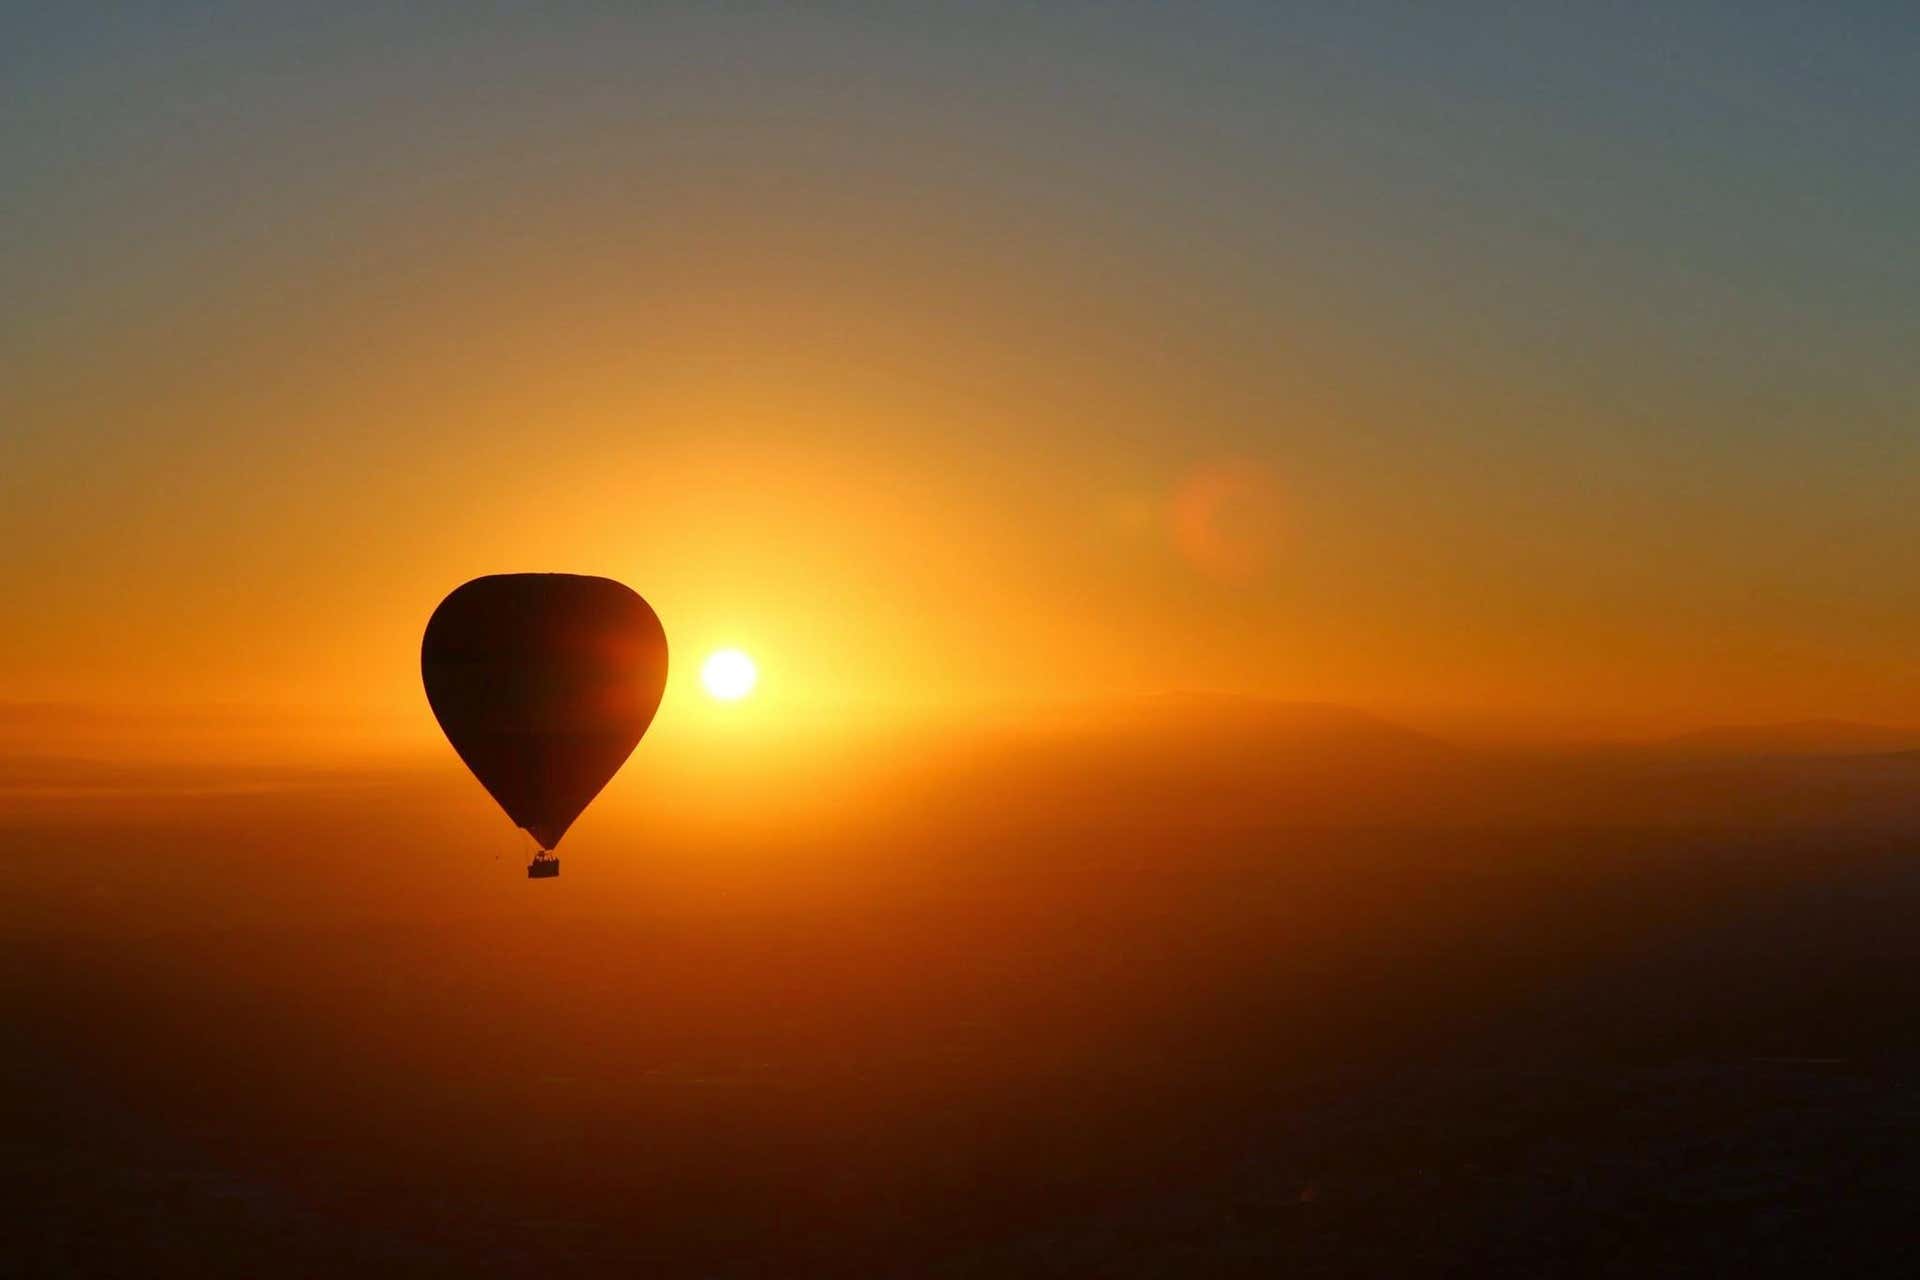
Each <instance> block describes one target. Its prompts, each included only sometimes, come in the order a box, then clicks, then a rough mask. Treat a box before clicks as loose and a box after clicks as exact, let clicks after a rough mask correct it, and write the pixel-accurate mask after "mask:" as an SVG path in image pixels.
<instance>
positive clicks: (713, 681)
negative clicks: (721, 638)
mask: <svg viewBox="0 0 1920 1280" xmlns="http://www.w3.org/2000/svg"><path fill="white" fill-rule="evenodd" d="M759 678H760V673H759V671H757V670H756V669H755V668H754V665H753V659H752V658H749V657H748V656H747V655H746V654H744V653H742V652H740V651H739V650H738V649H722V650H720V651H719V652H717V653H715V654H714V655H713V656H712V657H710V658H708V659H707V661H706V665H704V666H702V667H701V668H700V683H701V684H704V685H706V686H707V692H708V693H710V694H712V695H713V696H714V697H716V698H719V699H720V700H721V701H723V702H732V701H733V700H734V699H736V698H744V697H746V696H747V695H748V694H749V693H752V692H753V685H754V681H756V680H758V679H759Z"/></svg>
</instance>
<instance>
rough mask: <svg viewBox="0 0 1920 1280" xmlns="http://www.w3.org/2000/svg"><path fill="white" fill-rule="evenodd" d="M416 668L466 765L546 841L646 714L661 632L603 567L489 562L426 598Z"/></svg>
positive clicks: (647, 610) (658, 678)
mask: <svg viewBox="0 0 1920 1280" xmlns="http://www.w3.org/2000/svg"><path fill="white" fill-rule="evenodd" d="M420 678H421V681H422V682H423V683H424V684H425V685H426V687H427V702H428V703H429V704H430V705H431V706H432V707H433V714H434V717H435V718H436V719H438V720H439V721H440V728H441V729H442V730H444V731H445V732H446V735H447V740H448V741H449V742H451V743H452V744H453V749H454V750H455V751H457V752H459V753H460V758H461V759H462V760H463V761H465V762H466V765H467V768H469V769H471V770H473V775H474V777H476V778H478V779H480V784H481V785H482V786H484V787H485V788H486V789H487V791H488V792H489V793H490V794H491V795H492V796H493V798H494V799H495V800H496V801H498V802H499V804H500V807H501V808H502V809H505V810H506V811H507V816H508V817H509V818H512V819H513V821H514V824H515V825H516V826H520V827H525V828H526V829H527V831H528V832H530V833H531V834H532V835H533V838H534V839H535V840H538V841H539V842H540V847H541V848H542V849H551V848H553V847H554V846H555V845H557V844H559V843H560V837H561V836H563V835H565V834H566V833H567V828H568V827H570V826H572V825H573V820H574V819H575V818H578V817H579V816H580V813H581V810H583V809H585V808H586V807H587V805H588V804H589V803H591V802H592V800H593V798H594V797H595V796H597V795H599V794H600V789H601V788H602V787H604V786H606V785H607V783H608V781H609V780H611V779H612V777H613V775H614V774H615V773H617V772H618V771H619V769H620V766H621V765H622V764H624V763H626V759H627V757H628V756H629V755H631V754H632V752H633V749H634V747H635V746H636V745H638V744H639V741H640V737H641V735H642V734H644V733H646V731H647V726H648V725H649V724H651V723H652V722H653V714H654V712H655V711H657V710H658V709H659V707H660V695H661V693H662V692H663V691H664V690H665V688H666V683H667V636H666V632H665V631H664V630H662V629H661V626H660V619H659V618H658V617H657V616H656V615H655V614H654V612H653V609H652V608H651V607H650V606H649V605H648V604H647V602H646V601H645V600H642V599H641V598H640V597H639V596H638V595H637V594H635V593H634V591H633V590H632V588H630V587H627V586H624V585H622V584H621V583H618V582H615V581H613V580H612V579H610V578H588V577H580V576H578V575H575V574H570V573H510V574H496V575H494V576H491V577H486V578H475V579H474V580H473V581H472V582H469V583H467V584H466V585H464V586H461V587H458V588H456V589H455V590H454V591H453V593H452V594H451V595H449V596H448V597H447V598H446V599H445V600H442V601H441V602H440V607H439V608H437V609H435V610H434V611H433V617H432V618H430V619H428V621H427V634H426V636H425V638H424V639H422V641H421V642H420Z"/></svg>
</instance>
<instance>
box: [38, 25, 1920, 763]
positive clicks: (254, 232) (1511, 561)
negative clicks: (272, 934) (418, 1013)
mask: <svg viewBox="0 0 1920 1280" xmlns="http://www.w3.org/2000/svg"><path fill="white" fill-rule="evenodd" d="M405 8H406V10H407V11H406V12H403V13H392V12H378V11H369V12H359V11H357V10H356V7H355V6H351V5H344V4H340V5H324V6H306V7H305V8H304V9H302V10H295V9H292V8H282V7H280V6H273V5H259V4H254V5H246V6H234V7H232V8H231V9H226V8H223V7H218V6H193V7H178V8H175V7H172V6H166V5H158V4H143V5H138V6H132V5H130V6H124V7H100V8H97V9H95V10H94V11H93V12H91V13H88V12H84V11H82V7H81V6H66V5H49V6H40V7H36V8H32V9H25V8H18V7H7V8H5V9H4V10H0V12H3V13H4V15H5V16H4V18H3V19H0V22H3V23H4V26H0V171H4V173H5V174H6V178H7V181H6V197H5V199H4V200H3V201H0V296H4V298H5V299H6V306H5V309H4V313H0V591H4V595H5V599H6V601H7V605H8V607H7V622H6V625H5V627H4V628H0V700H4V701H9V702H13V703H39V702H50V703H72V704H85V705H87V706H90V707H96V708H98V707H105V708H121V709H129V710H132V709H138V710H141V711H143V712H144V711H156V710H158V711H166V710H169V709H171V710H174V711H178V710H181V709H189V708H193V709H204V708H209V707H213V708H220V709H224V710H226V711H231V712H232V713H233V714H235V715H241V714H258V715H267V716H290V717H292V721H290V723H291V722H293V721H301V720H302V718H303V717H306V718H311V717H323V718H325V717H331V718H332V720H333V721H334V722H336V723H339V724H345V725H346V726H348V729H347V731H346V736H347V737H349V738H352V737H356V736H359V737H365V736H368V735H377V734H378V735H399V736H400V737H402V738H407V739H408V740H411V739H412V738H416V737H418V738H424V737H425V736H427V735H430V734H432V732H433V727H432V724H431V721H430V720H429V719H427V717H426V712H425V707H424V702H423V700H422V698H421V696H420V693H419V689H418V668H417V654H418V638H419V631H420V628H421V627H422V625H423V624H424V622H425V619H426V617H427V615H428V614H429V613H430V612H431V610H432V608H433V606H434V604H435V603H437V602H438V600H439V599H440V597H441V596H442V595H444V594H445V592H446V591H447V590H449V589H450V588H452V587H453V586H455V585H457V584H458V583H459V582H461V581H463V580H465V579H466V578H469V577H472V576H475V575H478V574H481V573H488V572H500V571H520V570H540V569H553V570H567V571H575V572H589V573H605V574H609V575H611V576H615V577H618V578H621V579H622V580H624V581H627V582H629V583H631V584H632V585H633V586H635V587H636V588H637V589H638V590H640V591H641V592H642V593H643V594H644V595H646V596H647V597H648V598H649V599H650V600H651V601H652V602H653V604H654V605H655V606H656V608H657V609H658V611H659V612H660V614H661V616H662V618H663V620H664V621H665V623H666V626H667V628H668V632H669V635H670V637H671V639H672V641H673V644H674V649H675V655H676V660H677V661H676V672H675V677H674V685H673V688H672V691H671V692H670V694H669V701H668V704H667V709H666V711H663V713H662V714H663V723H664V722H665V721H667V720H669V719H671V717H672V716H673V715H675V714H679V715H682V716H683V717H693V718H697V716H715V715H720V714H734V715H740V716H749V715H751V716H759V717H762V718H764V719H767V720H769V721H771V720H773V719H776V718H782V717H785V718H787V719H788V720H790V721H792V722H799V721H802V720H805V719H806V718H807V717H808V716H809V715H813V716H815V717H817V718H820V719H823V720H824V721H827V722H844V721H845V720H846V719H847V718H848V717H849V716H856V717H865V718H875V719H877V718H883V717H891V716H895V715H899V714H903V713H914V714H920V713H928V714H943V713H945V712H947V711H950V710H952V709H954V708H974V707H983V706H995V705H1004V704H1014V705H1023V704H1033V703H1041V702H1048V701H1072V700H1075V699H1092V698H1106V697H1114V696H1127V695H1133V694H1140V693H1151V692H1157V691H1162V690H1168V689H1210V690H1219V691H1226V692H1236V693H1247V694H1258V695H1263V696H1273V697H1282V698H1305V699H1315V700H1331V701H1341V702H1351V703H1356V704H1360V705H1366V706H1372V707H1376V708H1382V709H1387V708H1401V709H1408V710H1411V711H1416V712H1417V711H1418V710H1420V709H1427V710H1429V711H1437V710H1451V711H1462V710H1465V711H1480V712H1485V713H1487V714H1490V715H1580V716H1593V717H1600V718H1603V719H1604V718H1609V717H1611V718H1614V719H1617V720H1620V721H1623V722H1624V721H1633V720H1655V719H1659V718H1662V717H1676V718H1680V719H1687V718H1692V719H1696V720H1709V719H1724V718H1735V719H1769V718H1787V717H1798V716H1813V715H1832V716H1847V717H1860V718H1871V719H1879V720H1901V719H1904V720H1907V721H1920V659H1917V658H1916V654H1920V570H1916V568H1915V565H1916V558H1917V557H1920V502H1916V501H1915V497H1914V493H1915V489H1914V484H1915V478H1916V467H1917V466H1920V412H1917V410H1920V362H1916V360H1915V358H1914V352H1915V350H1916V338H1917V337H1920V320H1916V317H1920V307H1916V300H1920V166H1917V165H1915V163H1914V145H1913V142H1914V139H1915V138H1916V137H1920V79H1917V78H1916V77H1915V75H1914V74H1913V70H1914V68H1915V66H1920V26H1916V24H1915V23H1913V21H1912V15H1911V11H1910V10H1909V9H1907V7H1906V6H1901V5H1884V6H1878V5H1875V6H1869V5H1826V6H1812V5H1805V6H1788V5H1776V4H1758V3H1747V4H1740V5H1724V6H1701V5H1659V6H1619V7H1618V8H1619V9H1620V10H1621V12H1617V13H1601V12H1599V10H1600V8H1601V6H1593V5H1587V6H1571V5H1569V6H1561V5H1538V4H1527V5H1519V4H1515V5H1447V6H1435V5H1417V4H1403V5H1385V4H1379V5H1361V4H1352V3H1342V4H1337V5H1324V6H1322V5H1308V4H1287V5H1252V4H1246V5H1228V4H1214V5H1192V6H1189V5H1182V6H1164V7H1161V6H1147V5H1100V6H1093V5H1071V4H1059V5H1048V6H1044V7H1043V6H1007V7H999V6H971V5H970V6H926V7H917V6H916V7H907V6H889V7H884V8H883V7H881V6H866V5H844V6H825V5H823V6H807V7H806V8H805V10H804V11H802V10H801V9H799V8H797V7H796V8H787V7H782V6H771V5H754V4H729V5H724V6H721V5H708V6H698V7H689V8H685V9H679V8H674V7H671V6H651V7H649V8H648V11H647V13H646V14H645V15H636V14H634V13H632V12H627V11H626V10H627V8H628V7H627V6H612V5H608V6H589V5H552V6H543V7H540V8H538V9H536V8H533V7H531V6H529V7H526V8H516V7H508V6H502V7H501V8H500V9H499V11H497V12H493V13H490V14H488V15H485V16H476V13H475V12H473V10H475V9H477V8H478V7H477V6H424V5H423V6H407V7H405ZM1610 8H1611V7H1610ZM1443 9H1444V10H1445V11H1446V12H1444V13H1443V12H1441V10H1443ZM721 644H735V645H738V646H740V647H742V648H745V649H746V650H748V651H749V652H751V653H753V654H754V655H755V657H756V658H757V659H758V660H759V662H760V665H761V669H762V672H763V680H762V687H761V691H760V693H758V694H756V696H755V698H754V699H753V700H751V708H749V707H748V704H742V707H741V708H738V709H734V710H733V711H731V712H724V713H723V712H721V711H720V710H718V709H716V708H713V707H712V706H711V705H710V704H708V703H706V701H705V700H704V699H703V698H701V697H700V696H699V695H698V694H697V690H696V688H695V686H694V684H693V678H694V674H695V671H696V669H697V666H698V659H699V658H700V657H701V656H703V655H704V654H705V653H706V652H707V651H709V650H711V649H712V648H714V647H716V646H718V645H721ZM676 708H678V709H679V710H678V712H676ZM696 710H697V716H696Z"/></svg>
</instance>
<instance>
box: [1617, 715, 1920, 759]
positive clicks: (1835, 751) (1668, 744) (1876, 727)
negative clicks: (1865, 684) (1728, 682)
mask: <svg viewBox="0 0 1920 1280" xmlns="http://www.w3.org/2000/svg"><path fill="white" fill-rule="evenodd" d="M1651 745H1653V746H1655V747H1659V748H1664V749H1667V750H1671V751H1681V752H1688V753H1695V754H1701V755H1773V756H1818V755H1887V754H1890V753H1894V752H1913V753H1915V754H1920V729H1915V728H1900V727H1897V726H1893V725H1880V724H1860V723H1857V722H1854V721H1848V720H1795V721H1790V722H1787V723H1782V724H1752V725H1722V726H1719V727H1716V728H1711V729H1700V730H1697V731H1695V732H1693V733H1683V734H1680V735H1678V736H1676V737H1671V738H1663V739H1660V740H1659V741H1657V742H1655V743H1653V744H1651Z"/></svg>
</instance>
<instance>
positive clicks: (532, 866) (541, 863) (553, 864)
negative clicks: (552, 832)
mask: <svg viewBox="0 0 1920 1280" xmlns="http://www.w3.org/2000/svg"><path fill="white" fill-rule="evenodd" d="M559 874H560V859H558V858H549V857H548V856H547V855H546V854H544V853H543V854H541V855H540V856H539V857H537V858H535V859H534V860H533V861H532V862H529V863H528V864H527V879H529V880H551V879H553V877H555V876H557V875H559Z"/></svg>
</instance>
